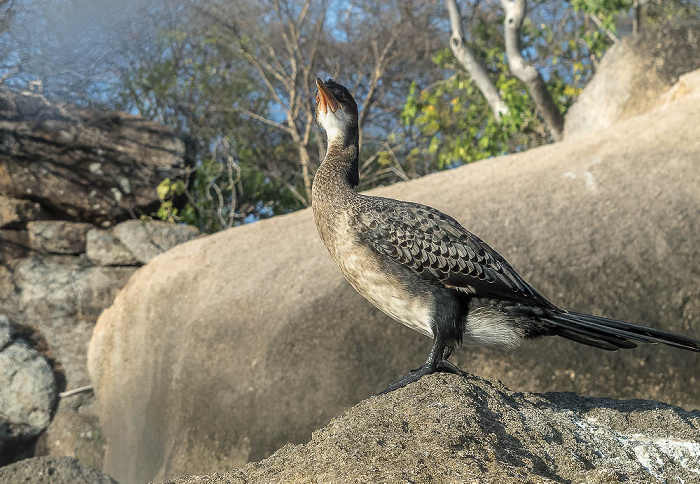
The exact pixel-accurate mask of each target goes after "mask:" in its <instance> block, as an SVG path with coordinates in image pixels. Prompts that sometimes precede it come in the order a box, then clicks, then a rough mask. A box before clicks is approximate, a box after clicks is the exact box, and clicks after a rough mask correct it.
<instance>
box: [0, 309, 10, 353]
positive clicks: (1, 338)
mask: <svg viewBox="0 0 700 484" xmlns="http://www.w3.org/2000/svg"><path fill="white" fill-rule="evenodd" d="M11 341H12V326H10V320H9V319H7V316H5V315H4V314H0V351H2V350H3V348H5V346H7V345H9V344H10V342H11Z"/></svg>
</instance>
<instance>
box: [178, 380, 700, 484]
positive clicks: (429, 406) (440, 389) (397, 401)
mask: <svg viewBox="0 0 700 484" xmlns="http://www.w3.org/2000/svg"><path fill="white" fill-rule="evenodd" d="M169 482H170V483H172V484H223V483H227V484H273V483H280V484H282V483H290V482H294V483H296V484H304V483H309V484H311V483H320V482H323V483H328V484H332V483H338V484H341V483H343V484H345V483H368V482H381V483H386V484H394V483H396V484H398V483H406V482H413V483H495V482H498V483H503V484H505V483H509V484H510V483H513V484H519V483H617V482H631V483H650V484H651V483H659V484H660V483H671V482H674V483H675V482H679V483H680V482H685V483H693V482H700V412H698V411H695V412H686V411H684V410H682V409H680V408H678V407H673V406H670V405H666V404H663V403H658V402H653V401H646V400H628V401H620V400H612V399H605V398H586V397H579V396H577V395H576V394H573V393H547V394H542V395H539V394H532V393H515V392H513V391H511V390H509V389H508V388H506V387H504V386H503V385H501V384H498V383H496V384H494V383H490V382H488V381H486V380H483V379H481V378H478V377H475V376H467V377H466V378H462V377H459V376H455V375H432V376H429V377H426V378H423V379H422V380H420V381H418V382H417V383H414V384H412V385H409V386H408V387H406V388H403V389H400V390H397V391H395V392H392V393H390V394H388V395H382V396H379V397H374V398H370V399H368V400H365V401H363V402H360V403H359V404H358V405H356V406H355V407H353V408H351V409H350V410H348V411H347V412H345V413H344V414H343V415H341V416H339V417H337V418H334V419H333V420H332V421H331V422H330V424H329V425H327V426H326V427H325V428H323V429H321V430H319V431H316V432H314V434H313V437H312V439H311V442H309V443H308V444H305V445H298V446H292V445H287V446H285V447H283V448H282V449H280V450H279V451H277V452H275V454H274V455H272V456H271V457H269V458H268V459H265V460H263V461H262V462H260V463H256V464H248V465H246V466H245V467H243V468H241V469H236V470H233V471H230V472H225V473H221V474H213V475H205V476H191V477H181V478H178V479H175V480H173V481H169Z"/></svg>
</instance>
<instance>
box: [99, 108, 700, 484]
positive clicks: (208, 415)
mask: <svg viewBox="0 0 700 484" xmlns="http://www.w3.org/2000/svg"><path fill="white" fill-rule="evenodd" d="M699 111H700V109H699V105H698V100H697V98H684V99H682V100H679V101H678V102H674V103H672V104H668V105H666V106H664V107H663V109H657V110H655V111H653V112H650V113H648V114H646V115H642V116H638V117H634V118H631V119H628V120H626V121H624V122H621V123H618V124H616V125H615V126H613V127H611V128H609V129H608V130H606V131H604V132H598V133H595V134H590V135H581V136H578V137H574V138H571V139H569V140H565V141H564V142H562V143H557V144H555V145H551V146H546V147H542V148H538V149H533V150H530V151H527V152H525V153H519V154H515V155H511V156H506V157H500V158H495V159H491V160H486V161H483V162H479V163H476V164H473V165H469V166H465V167H462V168H459V169H455V170H451V171H449V172H443V173H438V174H435V175H431V176H428V177H425V178H422V179H420V180H415V181H412V182H409V183H401V184H396V185H393V186H391V187H386V188H382V189H378V190H376V191H374V192H373V193H375V194H377V195H382V196H389V197H394V198H399V199H403V200H414V201H417V202H422V203H427V204H430V205H433V206H435V207H437V208H438V209H440V210H443V211H445V212H447V213H450V214H451V215H453V216H454V217H455V218H456V219H457V220H459V221H460V222H461V223H463V224H464V225H465V226H466V227H468V228H470V229H471V230H472V231H473V232H474V233H476V234H478V235H479V236H480V237H482V238H483V239H484V240H485V241H486V242H488V243H489V244H490V245H491V246H492V247H494V249H496V250H498V251H499V252H500V253H502V254H503V255H504V256H505V257H506V258H507V259H508V260H509V261H510V262H511V263H512V264H513V265H514V267H515V268H516V270H518V271H519V272H520V273H521V274H522V275H523V277H525V278H526V279H527V280H528V281H530V282H531V283H532V284H533V285H534V287H536V288H537V289H538V290H539V291H541V292H542V293H543V294H544V295H545V296H546V297H547V298H549V299H550V300H551V301H552V302H554V303H555V304H558V305H561V306H562V307H564V308H568V309H571V310H577V311H584V312H590V313H593V314H602V315H606V316H609V317H613V318H619V319H624V320H628V321H632V322H637V323H640V324H646V325H650V326H656V327H659V328H663V329H668V330H671V331H676V332H681V333H686V334H690V335H694V336H696V337H700V285H698V283H697V280H698V275H697V267H698V265H699V261H700V244H698V243H697V238H698V234H700V209H699V207H700V191H699V190H698V189H697V187H698V186H700V170H698V169H697V166H698V159H700V144H699V143H698V140H699V139H700V123H697V119H698V112H699ZM430 345H431V342H430V341H429V340H428V339H427V338H425V337H423V336H421V335H419V334H418V333H416V332H413V331H411V330H410V329H408V328H405V327H403V326H401V325H399V324H398V323H396V322H394V321H392V320H391V319H389V318H388V317H386V316H384V315H383V314H381V313H380V312H378V311H377V310H376V309H375V308H374V307H373V306H371V304H370V303H368V302H367V301H365V300H364V299H363V298H362V297H360V296H359V295H358V294H357V293H356V292H355V291H354V290H353V289H352V287H350V285H349V284H347V283H346V282H345V281H344V279H343V277H342V275H341V274H340V272H339V271H338V269H337V267H335V265H334V264H333V262H332V261H331V259H330V257H329V256H328V253H327V251H326V249H325V248H324V247H323V245H322V243H321V241H320V240H319V238H318V235H317V233H316V228H315V226H314V222H313V217H312V214H311V212H310V211H301V212H298V213H294V214H291V215H287V216H282V217H274V218H272V219H270V220H264V221H262V222H258V223H255V224H251V225H246V226H242V227H237V228H234V229H232V230H228V231H225V232H222V233H218V234H215V235H212V236H210V237H207V238H204V239H198V240H195V241H192V242H189V243H186V244H183V245H181V246H178V247H176V248H175V249H173V250H171V251H169V252H168V253H166V254H164V255H161V256H159V257H158V258H157V259H154V260H153V261H152V262H151V263H149V264H147V265H146V266H144V267H142V268H141V269H140V270H139V272H138V273H137V274H135V275H134V277H132V278H131V279H130V281H129V283H128V284H127V286H126V287H125V288H124V289H123V290H122V291H121V292H120V294H119V295H118V296H117V298H116V299H115V302H114V304H113V305H112V306H111V307H110V308H109V309H107V310H106V311H105V312H104V313H102V315H101V317H100V318H99V320H98V323H97V326H96V327H95V331H94V334H93V338H92V340H91V343H90V350H89V355H88V364H89V370H90V375H91V378H92V381H93V383H94V385H95V390H96V395H97V400H98V404H97V408H98V413H99V417H100V423H101V425H102V429H103V431H104V433H105V437H106V439H107V442H108V448H107V454H106V456H105V468H104V469H105V471H106V472H109V473H110V474H112V475H114V476H115V477H116V478H117V479H119V480H121V481H123V482H124V483H132V482H133V483H142V482H145V481H147V480H149V479H156V478H158V479H164V478H168V477H172V476H177V475H182V474H194V473H201V472H214V471H217V470H224V469H230V468H231V467H234V466H240V465H243V463H245V462H246V461H256V460H261V459H263V458H265V457H266V456H268V455H270V454H271V453H272V452H274V451H275V450H277V449H278V448H279V447H280V446H282V445H284V444H285V443H287V442H293V443H301V442H305V441H307V440H308V439H309V436H310V434H311V432H312V431H313V430H315V429H318V428H320V427H322V426H323V425H325V424H326V423H327V422H328V421H329V420H330V418H332V417H333V416H335V415H338V413H339V412H341V411H342V410H344V409H346V408H348V407H349V406H351V405H353V404H355V403H357V402H358V401H360V400H361V399H363V398H367V396H369V395H371V394H373V393H376V392H377V391H380V390H381V389H383V388H384V387H385V386H386V385H387V384H388V383H389V382H391V381H394V380H396V379H397V378H398V377H400V376H402V375H403V374H405V373H406V371H408V370H409V369H410V368H415V367H416V366H418V365H419V364H421V363H422V362H423V361H425V357H426V355H427V353H428V350H429V348H430ZM453 358H454V360H455V361H456V362H457V363H458V364H459V365H460V366H461V367H462V368H464V369H465V370H469V371H470V372H474V373H477V374H479V375H481V376H484V377H487V378H491V379H493V378H499V379H502V380H503V381H504V382H505V383H506V385H508V386H509V387H511V388H513V389H515V390H522V391H525V390H536V391H550V390H557V391H569V390H573V391H576V392H577V393H580V394H589V395H590V394H592V395H599V396H609V397H615V398H644V399H654V400H661V401H667V402H669V403H671V404H674V405H680V406H682V407H685V408H698V407H700V384H698V383H699V381H698V375H700V354H695V353H689V352H685V351H681V350H676V349H673V348H668V347H661V346H649V345H647V346H642V347H640V348H638V349H635V350H632V351H622V352H616V353H609V352H604V351H601V350H597V349H595V348H590V347H586V346H582V345H577V344H576V343H573V342H571V341H567V340H564V339H562V338H545V339H542V340H538V341H532V342H528V343H526V344H524V345H523V346H522V347H520V348H518V349H516V350H514V351H505V350H485V349H469V350H467V349H464V350H460V351H458V352H457V354H456V355H454V357H453ZM125 388H128V389H129V394H128V398H125V394H124V389H125Z"/></svg>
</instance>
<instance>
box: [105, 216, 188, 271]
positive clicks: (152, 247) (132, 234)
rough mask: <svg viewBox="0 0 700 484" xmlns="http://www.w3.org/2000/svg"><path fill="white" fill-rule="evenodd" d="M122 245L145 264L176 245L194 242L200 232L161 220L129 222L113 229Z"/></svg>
mask: <svg viewBox="0 0 700 484" xmlns="http://www.w3.org/2000/svg"><path fill="white" fill-rule="evenodd" d="M113 233H114V235H116V236H117V237H118V238H119V240H120V241H121V243H122V244H124V246H125V247H126V248H127V249H128V250H129V252H131V253H132V254H133V255H134V257H136V259H137V260H138V261H139V262H141V263H142V264H145V263H147V262H149V261H150V260H151V259H153V258H154V257H155V256H157V255H159V254H162V253H163V252H165V251H166V250H170V249H172V248H173V247H175V246H176V245H179V244H182V243H184V242H187V241H188V240H192V239H193V238H194V237H196V236H197V234H198V233H199V231H198V230H197V228H196V227H192V226H190V225H175V224H171V223H167V222H161V221H159V220H127V221H126V222H122V223H120V224H119V225H117V226H115V227H114V229H113Z"/></svg>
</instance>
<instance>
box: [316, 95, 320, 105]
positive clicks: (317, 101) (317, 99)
mask: <svg viewBox="0 0 700 484" xmlns="http://www.w3.org/2000/svg"><path fill="white" fill-rule="evenodd" d="M319 102H321V99H320V98H319V97H318V92H317V93H316V104H318V103H319Z"/></svg>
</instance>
